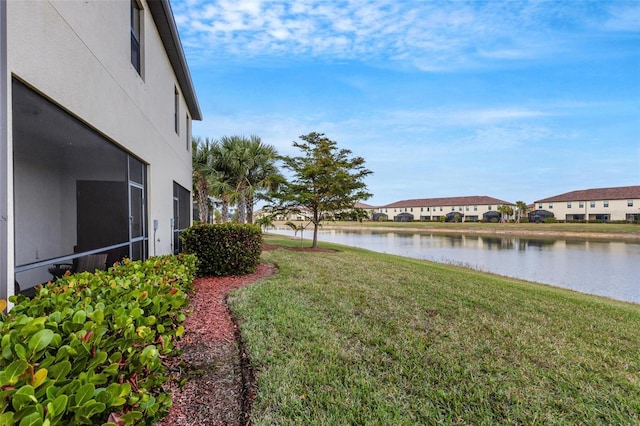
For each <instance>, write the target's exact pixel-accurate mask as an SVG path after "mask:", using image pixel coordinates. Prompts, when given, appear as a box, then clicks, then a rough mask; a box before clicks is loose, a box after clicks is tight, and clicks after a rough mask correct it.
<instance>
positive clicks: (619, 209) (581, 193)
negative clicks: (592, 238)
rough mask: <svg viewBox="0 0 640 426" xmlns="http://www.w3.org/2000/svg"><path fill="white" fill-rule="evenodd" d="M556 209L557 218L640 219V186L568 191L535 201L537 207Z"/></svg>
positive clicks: (590, 219)
mask: <svg viewBox="0 0 640 426" xmlns="http://www.w3.org/2000/svg"><path fill="white" fill-rule="evenodd" d="M542 209H544V210H547V211H549V212H552V213H553V214H554V216H555V218H556V219H558V220H564V221H567V222H572V221H593V220H599V221H603V222H609V221H628V222H632V221H638V220H640V185H636V186H618V187H612V188H593V189H583V190H578V191H571V192H566V193H564V194H559V195H554V196H552V197H547V198H543V199H541V200H537V201H535V202H534V210H542Z"/></svg>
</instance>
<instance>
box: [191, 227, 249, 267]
mask: <svg viewBox="0 0 640 426" xmlns="http://www.w3.org/2000/svg"><path fill="white" fill-rule="evenodd" d="M180 238H181V240H182V247H183V250H184V252H185V253H191V254H195V255H196V256H197V257H198V276H227V275H244V274H249V273H251V272H253V271H254V270H255V268H256V266H257V265H258V263H259V262H260V254H261V253H262V232H261V231H260V228H259V227H258V226H256V225H247V224H237V223H225V224H222V225H207V224H203V225H196V226H192V227H191V228H188V229H186V230H184V231H183V232H182V234H181V235H180Z"/></svg>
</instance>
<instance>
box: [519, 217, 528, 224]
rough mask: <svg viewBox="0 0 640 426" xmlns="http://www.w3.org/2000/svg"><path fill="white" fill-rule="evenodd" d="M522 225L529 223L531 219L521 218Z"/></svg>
mask: <svg viewBox="0 0 640 426" xmlns="http://www.w3.org/2000/svg"><path fill="white" fill-rule="evenodd" d="M520 223H529V218H528V217H521V218H520Z"/></svg>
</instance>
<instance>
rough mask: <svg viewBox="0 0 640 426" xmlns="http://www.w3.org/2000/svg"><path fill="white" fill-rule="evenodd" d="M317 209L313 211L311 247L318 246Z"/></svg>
mask: <svg viewBox="0 0 640 426" xmlns="http://www.w3.org/2000/svg"><path fill="white" fill-rule="evenodd" d="M318 222H319V221H318V211H317V210H315V211H314V212H313V243H312V244H311V247H312V248H318Z"/></svg>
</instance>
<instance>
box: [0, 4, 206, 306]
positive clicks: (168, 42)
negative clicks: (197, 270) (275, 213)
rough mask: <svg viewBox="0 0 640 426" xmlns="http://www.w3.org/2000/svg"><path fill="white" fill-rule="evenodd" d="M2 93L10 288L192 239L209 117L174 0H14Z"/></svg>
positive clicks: (2, 183) (0, 139) (5, 38)
mask: <svg viewBox="0 0 640 426" xmlns="http://www.w3.org/2000/svg"><path fill="white" fill-rule="evenodd" d="M0 95H1V97H0V99H1V102H0V298H6V297H7V296H8V295H10V294H12V293H13V291H14V282H17V283H19V286H20V288H21V289H24V288H29V287H32V286H34V285H36V284H39V283H42V282H46V281H47V280H50V279H51V278H52V276H51V273H50V271H49V269H50V268H52V266H53V265H59V264H66V263H68V264H69V265H74V266H77V264H78V263H80V262H79V260H81V259H85V258H87V257H90V256H95V257H93V258H92V259H101V260H100V262H99V263H100V264H99V265H98V266H99V267H106V265H108V264H109V263H111V262H113V261H114V260H118V259H120V258H122V257H123V256H127V257H130V258H132V259H144V258H146V257H148V256H151V255H156V254H157V255H160V254H166V253H172V252H175V251H176V250H177V249H178V247H179V240H178V238H177V237H178V235H179V232H180V230H181V229H184V228H186V227H188V226H189V225H190V223H191V192H190V188H191V122H192V120H201V119H202V117H201V112H200V108H199V104H198V100H197V97H196V93H195V90H194V86H193V83H192V81H191V77H190V73H189V68H188V66H187V62H186V60H185V56H184V53H183V49H182V45H181V43H180V38H179V36H178V32H177V29H176V25H175V22H174V18H173V13H172V11H171V7H170V4H169V1H168V0H131V1H115V2H114V1H100V0H87V1H73V2H70V1H64V0H41V1H13V2H4V1H2V2H0ZM102 259H107V260H106V261H105V260H102ZM85 260H86V259H85ZM105 262H106V263H105ZM82 263H87V262H82ZM88 264H92V265H96V264H95V262H89V263H88Z"/></svg>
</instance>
